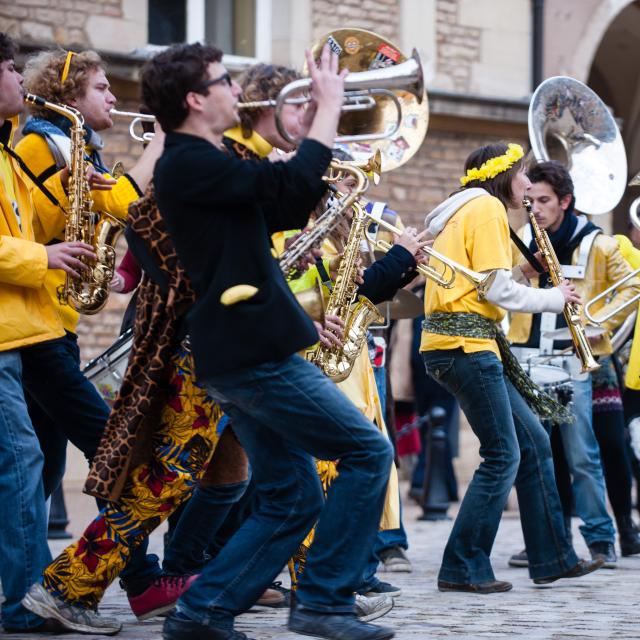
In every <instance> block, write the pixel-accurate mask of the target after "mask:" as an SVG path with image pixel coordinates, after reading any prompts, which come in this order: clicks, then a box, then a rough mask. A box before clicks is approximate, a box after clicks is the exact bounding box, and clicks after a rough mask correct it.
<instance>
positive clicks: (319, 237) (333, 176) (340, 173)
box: [279, 152, 380, 306]
mask: <svg viewBox="0 0 640 640" xmlns="http://www.w3.org/2000/svg"><path fill="white" fill-rule="evenodd" d="M329 167H330V175H329V176H328V177H325V178H324V179H325V181H327V182H329V183H330V184H331V183H334V182H339V181H340V180H342V179H343V177H344V174H345V173H348V174H350V175H352V176H354V177H355V178H356V180H357V184H356V187H355V188H354V190H353V193H352V194H349V195H345V196H342V197H341V198H340V199H339V200H335V201H334V202H333V204H331V206H329V208H328V209H327V210H326V211H324V212H323V213H322V215H321V216H320V217H318V218H317V220H316V221H315V223H314V225H313V226H312V227H310V228H307V229H305V230H303V232H302V233H301V235H300V236H298V237H297V238H296V239H295V240H294V241H293V242H292V243H291V245H289V246H288V247H287V248H286V249H285V250H284V251H283V252H282V254H281V255H280V258H279V263H280V269H281V270H282V273H283V275H284V277H285V278H287V279H291V278H296V277H298V276H299V275H300V274H299V272H298V268H297V263H298V261H299V260H300V258H302V256H304V255H306V254H307V253H309V251H311V250H312V249H317V248H318V247H320V245H321V244H322V242H323V240H324V239H325V238H326V237H327V236H328V235H329V234H330V233H331V232H332V231H333V230H334V229H335V228H336V227H337V226H338V224H339V223H340V221H341V220H342V218H343V216H344V214H345V212H346V211H348V210H349V209H350V208H351V206H352V205H353V203H354V202H355V200H356V199H357V198H359V197H360V196H361V195H362V193H364V191H365V190H366V188H367V187H366V184H365V181H366V178H367V174H372V175H373V179H374V181H375V179H376V178H378V179H379V177H380V174H379V171H380V153H379V152H377V153H376V154H374V155H373V156H372V157H371V158H370V159H369V160H368V161H367V162H365V163H364V164H361V163H357V162H341V161H339V160H333V161H332V162H331V164H330V165H329ZM363 174H364V180H363V177H362V176H363ZM376 184H377V183H376ZM333 189H334V190H335V187H333ZM336 191H337V190H336ZM303 306H304V305H303Z"/></svg>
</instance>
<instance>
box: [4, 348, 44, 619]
mask: <svg viewBox="0 0 640 640" xmlns="http://www.w3.org/2000/svg"><path fill="white" fill-rule="evenodd" d="M42 465H43V455H42V451H41V450H40V444H39V443H38V438H37V437H36V434H35V431H34V429H33V426H32V424H31V420H30V419H29V414H28V412H27V403H26V401H25V398H24V393H23V390H22V358H21V354H20V351H18V350H15V351H3V352H1V353H0V469H1V470H2V471H1V472H0V580H2V590H3V592H4V597H5V602H4V603H3V605H2V624H3V626H5V627H7V628H15V629H28V628H35V627H37V626H38V625H40V624H42V619H41V618H39V617H38V616H36V615H34V614H33V613H31V612H29V611H27V610H26V609H24V607H23V606H22V605H21V604H20V600H22V598H23V597H24V595H25V594H26V592H27V590H28V589H29V587H30V586H31V585H32V584H33V583H34V582H38V581H39V580H40V574H41V573H42V570H43V569H44V568H45V567H46V565H47V564H49V562H50V561H51V554H50V553H49V546H48V544H47V518H46V510H45V506H44V490H43V488H42Z"/></svg>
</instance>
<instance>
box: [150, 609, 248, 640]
mask: <svg viewBox="0 0 640 640" xmlns="http://www.w3.org/2000/svg"><path fill="white" fill-rule="evenodd" d="M195 638H197V639H198V640H251V638H249V637H248V636H246V635H245V634H244V633H240V632H239V631H233V630H231V631H229V630H227V629H214V628H213V627H209V626H207V625H204V624H198V623H197V622H196V621H195V620H190V619H189V618H187V617H185V616H182V615H180V614H179V613H175V612H174V613H171V614H170V615H169V617H168V618H167V619H166V620H165V621H164V625H162V640H194V639H195Z"/></svg>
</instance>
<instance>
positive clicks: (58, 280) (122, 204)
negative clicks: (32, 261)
mask: <svg viewBox="0 0 640 640" xmlns="http://www.w3.org/2000/svg"><path fill="white" fill-rule="evenodd" d="M16 151H17V153H18V154H19V155H20V157H21V158H22V159H23V160H24V161H25V163H26V165H27V166H28V167H29V169H31V171H33V173H34V174H35V175H36V176H39V175H40V174H41V173H43V172H44V171H46V170H47V169H49V168H50V167H51V166H52V165H55V160H54V157H53V155H52V153H51V150H50V149H49V145H48V144H47V142H46V140H45V139H44V138H43V137H42V136H40V135H38V134H37V133H29V134H27V135H26V136H25V137H24V138H22V140H20V142H19V143H18V145H17V146H16ZM105 177H107V178H110V177H111V176H110V175H108V174H106V176H105ZM141 196H142V193H141V192H140V191H139V189H138V186H137V185H136V184H134V182H133V181H132V180H131V178H129V177H128V176H126V175H124V176H121V177H120V178H118V181H117V183H116V184H114V185H113V188H112V189H111V190H110V191H92V192H91V197H92V198H93V210H94V211H105V212H106V213H110V214H111V215H112V216H114V217H115V218H118V219H120V220H124V219H125V218H126V217H127V214H128V211H129V205H130V204H131V203H132V202H134V201H135V200H137V199H138V198H140V197H141ZM39 217H40V220H41V225H42V226H43V227H48V226H49V224H50V221H49V219H48V214H47V213H46V212H45V213H44V215H39ZM54 237H56V234H54V235H52V236H50V239H52V238H54ZM60 239H63V236H60ZM64 281H65V273H64V271H62V270H61V269H53V270H51V271H49V274H48V275H47V278H46V282H45V286H46V288H47V291H48V292H49V295H50V296H51V299H52V300H53V301H54V303H55V305H56V306H57V308H58V312H59V314H60V317H61V318H62V323H63V325H64V328H65V329H66V330H67V331H71V332H72V333H75V332H76V327H77V324H78V318H79V317H80V316H79V314H78V312H77V311H76V310H75V309H74V308H73V307H72V306H70V305H68V304H60V302H59V299H58V288H59V287H60V286H61V285H64Z"/></svg>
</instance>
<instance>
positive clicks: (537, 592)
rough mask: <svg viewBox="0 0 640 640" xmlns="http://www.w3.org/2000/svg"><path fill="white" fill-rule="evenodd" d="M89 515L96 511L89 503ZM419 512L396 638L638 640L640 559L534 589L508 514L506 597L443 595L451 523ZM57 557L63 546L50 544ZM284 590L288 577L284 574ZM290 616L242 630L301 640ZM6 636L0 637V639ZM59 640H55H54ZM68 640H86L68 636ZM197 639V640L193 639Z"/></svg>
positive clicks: (497, 551) (115, 610) (120, 606)
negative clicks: (512, 558) (517, 561)
mask: <svg viewBox="0 0 640 640" xmlns="http://www.w3.org/2000/svg"><path fill="white" fill-rule="evenodd" d="M82 500H84V497H80V496H79V495H78V494H77V493H74V494H73V495H71V496H70V495H69V492H68V495H67V504H72V505H74V506H75V507H76V510H77V505H78V501H82ZM86 505H87V506H86V507H85V508H86V509H87V510H89V511H90V510H91V508H93V509H95V507H93V506H92V503H91V502H89V503H86ZM417 515H418V511H417V508H416V507H414V506H412V505H407V506H406V509H405V525H406V528H407V530H408V534H409V540H410V544H411V549H410V557H411V560H412V561H413V565H414V571H413V573H411V574H380V577H381V578H382V579H384V580H388V581H390V582H393V583H394V584H396V585H398V586H400V587H402V589H403V594H402V596H401V597H400V598H397V599H396V606H395V608H394V609H393V610H392V611H391V612H390V613H389V614H388V615H387V616H385V617H384V618H381V619H380V620H379V621H378V622H380V623H384V624H386V625H390V626H392V627H394V628H395V629H396V638H398V639H400V640H410V639H411V640H413V639H417V638H425V639H426V638H441V637H449V636H453V637H456V638H460V640H463V639H465V640H466V639H469V640H470V639H472V638H473V639H474V640H475V639H477V638H484V637H487V638H489V637H490V638H506V637H509V638H513V637H516V638H527V639H529V640H534V639H552V640H555V639H559V638H567V639H588V638H625V639H626V638H638V639H640V616H639V614H638V610H639V604H640V580H639V578H640V557H636V558H623V559H621V561H620V562H619V565H618V568H617V569H615V570H606V569H601V570H600V571H597V572H595V573H594V574H591V575H589V576H586V577H584V578H579V579H575V580H564V581H560V582H556V583H555V584H554V585H550V586H547V587H536V586H534V585H533V583H532V582H531V580H529V579H528V577H527V572H526V570H525V569H511V568H509V567H507V559H508V557H509V555H510V554H511V553H512V552H515V551H518V550H519V549H521V548H522V535H521V531H520V523H519V520H518V518H517V514H516V513H515V512H513V511H509V512H506V513H505V516H504V518H503V521H502V524H501V526H500V530H499V532H498V537H497V540H496V545H495V547H494V554H493V565H494V569H495V572H496V576H497V578H498V579H503V580H510V581H512V582H513V583H514V588H513V590H512V591H510V592H508V593H504V594H492V595H484V596H483V595H472V594H462V593H459V594H452V593H447V594H444V593H439V592H438V591H437V589H436V575H437V571H438V566H439V561H440V558H441V554H442V549H443V547H444V545H445V542H446V538H447V535H448V533H449V530H450V528H451V524H452V523H451V521H445V522H434V523H427V522H419V521H417V519H416V518H417ZM86 522H87V520H86V519H85V520H83V521H82V522H78V523H76V520H75V519H74V522H73V523H72V530H74V531H75V532H76V533H77V531H79V530H81V528H82V527H81V526H80V525H81V524H83V523H86ZM574 529H575V531H574V538H575V539H576V548H577V550H578V552H579V554H582V555H583V556H584V555H585V554H586V548H585V546H584V544H583V541H582V539H581V538H580V536H579V533H578V531H577V521H575V520H574ZM160 545H161V532H156V533H154V535H153V537H152V544H151V547H152V551H153V550H155V551H156V552H158V551H159V550H160ZM52 546H53V552H54V553H55V552H56V551H59V550H60V549H61V548H62V544H61V543H60V542H55V543H53V545H52ZM283 582H284V583H285V584H287V582H288V578H287V577H285V576H283ZM101 610H102V612H103V613H104V614H106V615H115V616H118V617H119V618H121V619H122V621H123V623H124V629H123V631H122V632H121V634H120V635H119V636H118V637H119V638H123V639H125V638H126V639H127V640H153V639H155V638H160V637H161V627H162V621H161V620H158V619H156V620H152V621H148V622H144V623H137V622H136V619H135V618H134V616H133V614H132V613H131V611H130V609H129V607H128V604H127V601H126V598H125V597H124V595H123V592H122V591H121V590H120V589H119V587H118V586H117V584H116V585H113V586H112V587H111V588H110V589H109V591H108V592H107V595H106V597H105V600H104V602H103V605H102V607H101ZM286 621H287V612H286V610H271V611H267V612H259V613H257V612H256V613H252V612H249V613H247V614H245V615H243V616H240V618H239V619H238V622H237V628H238V630H240V631H244V632H245V633H247V634H248V636H249V637H250V638H256V639H257V640H267V639H278V640H293V639H294V638H299V637H300V636H298V635H296V634H294V633H290V632H288V631H287V629H286ZM0 635H1V634H0ZM1 637H2V638H3V639H4V638H6V640H9V639H11V640H18V639H22V640H24V639H26V638H41V637H43V636H42V635H25V634H21V635H8V634H4V635H1ZM50 637H57V636H50ZM61 637H64V638H66V639H67V640H75V639H79V638H84V637H86V636H81V635H76V634H65V635H64V636H61ZM194 640H197V639H195V638H194Z"/></svg>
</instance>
